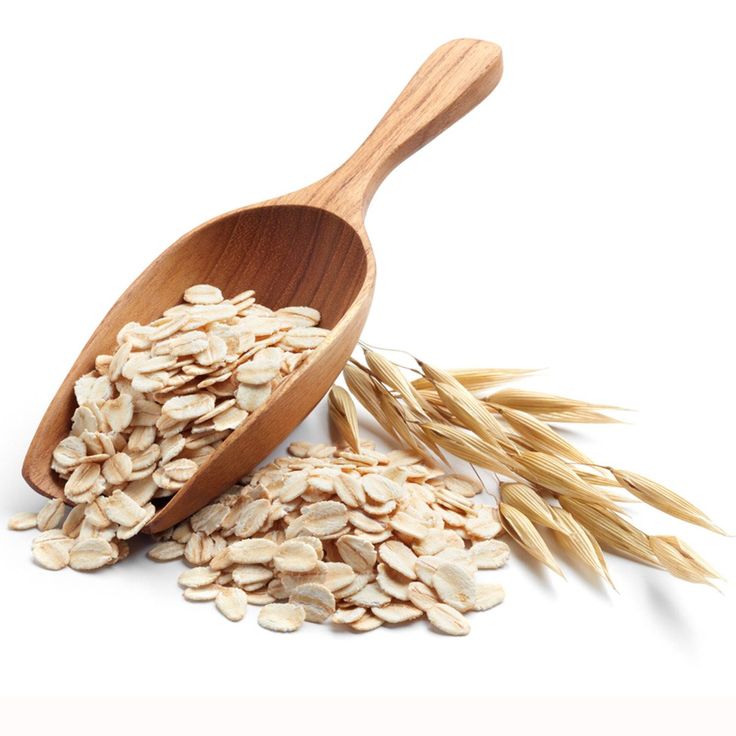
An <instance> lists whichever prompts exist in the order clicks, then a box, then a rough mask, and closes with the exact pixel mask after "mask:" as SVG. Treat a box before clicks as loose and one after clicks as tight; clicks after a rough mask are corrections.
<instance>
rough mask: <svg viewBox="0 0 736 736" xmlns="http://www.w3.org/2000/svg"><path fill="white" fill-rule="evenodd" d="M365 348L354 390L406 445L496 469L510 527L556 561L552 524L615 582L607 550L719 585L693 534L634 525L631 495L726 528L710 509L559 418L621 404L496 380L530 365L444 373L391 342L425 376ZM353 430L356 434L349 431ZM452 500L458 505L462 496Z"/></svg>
mask: <svg viewBox="0 0 736 736" xmlns="http://www.w3.org/2000/svg"><path fill="white" fill-rule="evenodd" d="M361 347H362V349H363V352H364V354H365V363H362V362H361V361H359V360H357V359H355V358H353V359H351V361H350V363H349V365H348V366H347V367H346V368H345V371H344V374H343V375H344V377H345V381H346V383H347V386H348V389H349V391H350V393H351V394H352V395H353V396H354V397H355V398H356V399H357V400H358V401H359V402H360V403H361V404H362V405H363V407H364V408H365V409H366V410H367V411H368V412H369V413H370V414H371V415H372V416H373V417H374V419H375V420H376V421H377V422H378V423H379V424H380V425H381V427H383V429H385V430H386V431H387V432H388V433H389V434H391V435H392V436H393V437H394V438H395V439H396V440H397V441H398V442H400V443H401V445H402V446H403V447H405V448H407V449H409V450H411V451H413V452H420V453H422V454H425V455H432V454H433V455H435V456H437V457H438V458H439V459H440V460H441V461H443V462H447V459H446V457H445V455H444V454H443V451H444V452H447V453H449V454H450V455H452V456H454V457H456V458H460V459H462V460H465V461H467V462H469V463H471V464H472V465H473V466H474V467H475V466H479V467H482V468H485V469H486V470H489V471H491V472H493V473H494V474H496V475H497V477H498V478H499V482H500V489H499V493H500V502H499V512H500V518H501V522H502V524H503V526H504V528H505V529H506V531H507V532H508V533H509V535H510V536H511V537H512V538H513V539H514V540H515V541H516V542H517V543H518V544H519V545H520V546H521V547H523V548H524V549H525V550H526V551H527V552H528V553H529V554H530V555H532V556H533V557H535V558H536V559H538V560H540V561H541V562H543V563H544V564H545V565H547V566H549V567H550V568H551V569H553V570H555V571H556V572H558V573H560V574H562V572H561V570H560V568H559V566H558V564H557V562H556V561H555V559H554V556H553V555H552V552H551V551H550V550H549V547H548V546H547V544H546V542H545V539H544V536H543V535H542V534H540V531H539V530H540V529H543V530H547V533H552V534H554V536H555V537H556V538H557V541H558V542H559V543H560V545H561V546H562V547H563V548H565V549H566V550H567V551H568V553H569V554H570V555H571V556H572V557H573V558H575V559H577V560H578V561H579V562H581V563H582V564H583V565H585V566H587V567H589V568H590V569H592V570H594V571H595V572H596V573H597V574H598V575H600V576H601V577H603V578H604V579H606V580H608V581H609V582H610V577H609V574H608V568H607V566H606V561H605V558H604V556H603V553H602V551H601V548H605V549H607V550H609V551H611V552H614V553H616V554H620V555H625V556H627V557H630V558H632V559H635V560H637V561H639V562H643V563H645V564H648V565H653V566H656V567H660V568H662V569H664V570H666V571H668V572H670V573H671V574H673V575H676V576H677V577H680V578H682V579H685V580H689V581H691V582H699V583H707V584H710V583H711V580H712V579H714V578H718V574H717V573H716V572H715V571H714V570H713V568H711V567H710V566H709V565H707V563H705V562H704V561H703V560H702V559H700V558H699V557H698V556H697V555H696V554H695V553H694V552H693V551H692V550H691V549H690V548H689V547H687V546H686V545H685V543H684V542H682V541H680V540H679V539H677V538H675V537H662V536H650V535H648V534H646V533H645V532H643V531H641V530H640V529H637V528H636V527H635V526H633V525H632V524H631V523H630V522H629V521H627V520H626V518H625V516H626V511H625V508H624V507H623V506H622V504H625V503H631V502H633V501H637V500H638V501H640V502H643V503H646V504H648V505H650V506H653V507H654V508H656V509H658V510H660V511H663V512H664V513H666V514H669V515H670V516H674V517H675V518H678V519H682V520H684V521H687V522H690V523H692V524H697V525H699V526H702V527H705V528H706V529H710V530H711V531H714V532H718V533H723V530H722V529H721V528H720V527H718V526H716V525H715V524H714V523H713V522H712V521H711V520H710V519H709V518H708V516H706V515H705V514H704V513H703V512H702V511H701V510H700V509H699V508H697V507H696V506H694V505H693V504H692V503H690V502H689V501H687V500H686V499H684V498H682V497H681V496H679V495H677V494H675V493H674V492H672V491H670V490H669V489H667V488H665V487H664V486H661V485H660V484H658V483H655V482H654V481H651V480H649V479H647V478H644V477H643V476H641V475H638V474H636V473H632V472H629V471H625V470H619V469H617V468H613V467H611V466H608V465H600V464H597V463H595V462H593V461H592V460H591V459H590V458H588V456H587V455H585V454H584V453H582V452H581V451H580V450H579V449H578V448H576V447H575V446H574V445H573V444H572V443H570V442H569V441H568V440H567V439H566V438H564V437H562V436H561V435H560V434H559V432H557V431H556V430H555V429H554V428H553V427H552V426H551V423H564V422H570V423H580V424H596V423H598V424H602V423H609V422H616V421H618V420H616V419H615V418H614V417H612V416H610V415H609V414H607V413H606V412H608V411H622V410H623V409H622V408H621V407H617V406H612V405H607V404H594V403H590V402H586V401H580V400H577V399H571V398H567V397H563V396H556V395H553V394H545V393H539V392H535V391H527V390H523V389H518V388H514V387H501V388H497V387H499V386H501V385H502V384H504V383H506V382H508V381H511V380H514V379H517V378H522V377H524V376H526V375H529V374H530V373H533V372H534V371H532V370H527V369H508V368H506V369H492V368H481V369H462V370H452V371H446V370H442V369H439V368H437V367H435V366H431V365H429V364H428V363H426V362H424V361H422V360H421V359H419V358H417V357H415V356H414V355H412V354H411V353H409V352H407V351H405V350H385V351H383V352H397V353H403V354H406V355H409V356H410V357H412V358H413V360H415V361H416V363H417V365H418V366H419V371H418V372H419V374H420V377H419V378H416V379H414V380H411V381H410V380H409V379H407V377H406V376H405V373H404V370H410V371H411V372H413V373H414V372H417V371H415V370H414V369H406V368H404V369H403V370H402V366H400V365H398V364H397V363H395V362H393V361H391V360H389V359H388V358H386V357H385V356H384V355H381V354H380V352H379V349H378V348H373V347H372V346H370V345H369V344H368V343H366V342H365V341H362V342H361ZM489 390H493V393H490V394H488V393H487V392H488V391H489ZM344 438H345V440H346V441H347V442H348V443H350V442H351V437H350V433H349V432H348V433H347V434H344ZM614 489H618V490H619V491H620V492H618V493H617V492H615V491H614ZM447 503H448V507H449V508H453V503H454V504H457V499H450V500H448V501H447ZM455 507H456V508H457V507H458V506H457V505H455Z"/></svg>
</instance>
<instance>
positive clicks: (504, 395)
mask: <svg viewBox="0 0 736 736" xmlns="http://www.w3.org/2000/svg"><path fill="white" fill-rule="evenodd" d="M483 401H485V402H486V403H487V404H489V405H490V406H491V407H498V408H504V407H505V408H507V409H518V410H519V411H525V412H527V413H528V414H533V415H534V416H535V417H537V419H540V420H541V421H545V422H580V423H591V424H592V423H599V424H604V423H611V422H616V421H618V420H616V419H614V418H613V417H609V416H607V415H606V414H602V413H600V412H599V411H596V410H597V409H613V410H617V411H623V410H622V409H621V408H620V407H617V406H606V405H605V404H589V403H588V402H586V401H578V400H576V399H568V398H565V397H564V396H554V395H553V394H543V393H538V392H536V391H525V390H523V389H518V388H505V389H502V390H501V391H496V393H494V394H491V395H490V396H487V397H486V398H485V399H483Z"/></svg>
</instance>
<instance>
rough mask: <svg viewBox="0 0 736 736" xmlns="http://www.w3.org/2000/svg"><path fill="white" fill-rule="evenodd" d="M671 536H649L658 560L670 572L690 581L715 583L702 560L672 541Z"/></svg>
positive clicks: (706, 583)
mask: <svg viewBox="0 0 736 736" xmlns="http://www.w3.org/2000/svg"><path fill="white" fill-rule="evenodd" d="M670 539H671V537H649V544H650V546H651V548H652V552H654V554H655V555H656V557H657V561H658V562H659V564H660V565H662V567H663V568H664V569H665V570H667V572H669V573H670V574H672V575H674V576H675V577H677V578H682V579H683V580H687V581H688V582H690V583H702V584H704V585H713V583H712V582H711V581H710V580H709V579H708V577H709V576H708V574H707V573H705V572H703V568H702V566H701V564H700V562H696V561H695V560H693V559H691V557H690V555H689V554H688V553H687V552H683V551H682V549H681V548H678V547H677V546H675V545H673V544H672V543H671V542H670Z"/></svg>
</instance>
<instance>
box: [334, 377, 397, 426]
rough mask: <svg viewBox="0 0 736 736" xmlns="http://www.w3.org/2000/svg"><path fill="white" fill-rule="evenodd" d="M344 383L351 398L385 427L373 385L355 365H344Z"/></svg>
mask: <svg viewBox="0 0 736 736" xmlns="http://www.w3.org/2000/svg"><path fill="white" fill-rule="evenodd" d="M342 375H343V378H344V379H345V383H346V384H347V387H348V389H349V391H350V393H351V394H353V396H355V398H356V399H358V401H359V402H360V403H361V404H362V405H363V408H364V409H365V410H366V411H367V412H368V413H369V414H370V415H371V416H372V417H373V418H374V419H375V420H376V421H377V422H378V423H379V424H380V425H381V426H382V427H384V428H385V427H386V417H384V416H383V410H382V409H381V403H380V401H379V400H378V394H377V391H376V387H375V383H374V382H373V381H372V380H371V378H370V376H368V375H367V374H366V373H365V372H364V371H362V370H361V369H360V368H358V367H357V366H355V365H346V366H345V368H343V371H342Z"/></svg>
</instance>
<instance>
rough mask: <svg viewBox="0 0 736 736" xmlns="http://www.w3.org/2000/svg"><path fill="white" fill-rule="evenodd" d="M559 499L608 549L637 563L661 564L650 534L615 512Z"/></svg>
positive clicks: (571, 500)
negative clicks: (648, 535) (650, 543)
mask: <svg viewBox="0 0 736 736" xmlns="http://www.w3.org/2000/svg"><path fill="white" fill-rule="evenodd" d="M559 500H560V504H561V505H562V507H563V508H564V509H565V510H567V511H569V512H570V513H571V514H572V515H573V516H574V517H575V518H576V519H577V520H578V521H580V522H581V523H582V524H584V525H585V527H586V528H587V529H588V530H590V532H591V534H593V535H594V536H595V538H596V539H597V540H598V542H600V543H601V544H602V545H603V546H604V547H605V548H606V549H609V550H610V551H611V552H615V553H616V554H619V555H622V556H624V557H629V558H630V559H632V560H636V561H637V562H644V563H646V564H649V565H658V564H659V563H658V562H657V558H656V556H655V555H654V553H653V552H652V550H651V547H650V546H649V538H648V537H647V535H646V534H645V533H644V532H643V531H641V529H637V528H636V527H635V526H634V525H633V524H630V523H629V522H628V521H626V520H625V519H622V518H621V517H620V516H619V515H618V514H616V513H615V512H614V511H611V510H610V509H604V508H601V507H600V506H594V505H590V504H586V503H585V502H583V501H580V500H579V499H577V498H572V497H570V496H561V497H560V499H559Z"/></svg>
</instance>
